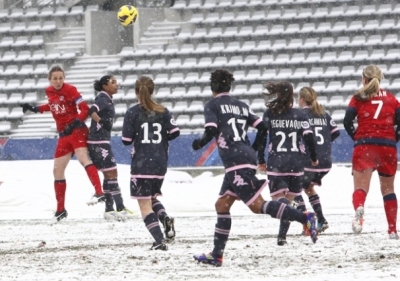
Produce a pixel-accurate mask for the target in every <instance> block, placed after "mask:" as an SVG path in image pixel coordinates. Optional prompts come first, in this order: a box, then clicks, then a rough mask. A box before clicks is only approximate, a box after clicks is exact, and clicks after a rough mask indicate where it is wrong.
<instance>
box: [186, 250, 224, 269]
mask: <svg viewBox="0 0 400 281" xmlns="http://www.w3.org/2000/svg"><path fill="white" fill-rule="evenodd" d="M193 258H194V259H195V260H196V261H198V262H201V263H205V264H211V265H214V266H217V267H219V266H221V265H222V258H217V257H215V256H213V254H212V253H209V254H201V255H194V256H193Z"/></svg>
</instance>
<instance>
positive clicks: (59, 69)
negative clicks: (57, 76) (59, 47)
mask: <svg viewBox="0 0 400 281" xmlns="http://www.w3.org/2000/svg"><path fill="white" fill-rule="evenodd" d="M58 71H60V72H62V73H64V70H63V69H62V67H61V66H59V65H55V66H53V67H52V68H51V69H50V71H49V80H50V79H51V75H52V74H53V72H58ZM64 76H65V73H64Z"/></svg>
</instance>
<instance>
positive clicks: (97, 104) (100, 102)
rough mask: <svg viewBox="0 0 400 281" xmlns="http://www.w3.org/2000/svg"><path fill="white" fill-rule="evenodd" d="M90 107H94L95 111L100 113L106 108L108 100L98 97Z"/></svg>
mask: <svg viewBox="0 0 400 281" xmlns="http://www.w3.org/2000/svg"><path fill="white" fill-rule="evenodd" d="M92 106H94V107H96V108H97V111H101V110H103V109H105V108H106V107H107V106H108V100H107V99H105V98H104V97H103V96H98V98H96V99H95V101H94V103H93V104H92Z"/></svg>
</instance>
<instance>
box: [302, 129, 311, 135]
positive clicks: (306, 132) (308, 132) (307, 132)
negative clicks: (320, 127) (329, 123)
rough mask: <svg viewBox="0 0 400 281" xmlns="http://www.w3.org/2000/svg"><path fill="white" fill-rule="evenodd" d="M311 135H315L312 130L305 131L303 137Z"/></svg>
mask: <svg viewBox="0 0 400 281" xmlns="http://www.w3.org/2000/svg"><path fill="white" fill-rule="evenodd" d="M310 133H311V134H312V133H313V132H312V130H305V131H304V132H303V136H304V135H306V134H310Z"/></svg>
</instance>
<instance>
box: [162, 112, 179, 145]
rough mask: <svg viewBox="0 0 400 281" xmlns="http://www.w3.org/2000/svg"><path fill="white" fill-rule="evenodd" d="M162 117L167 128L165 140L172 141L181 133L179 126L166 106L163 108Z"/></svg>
mask: <svg viewBox="0 0 400 281" xmlns="http://www.w3.org/2000/svg"><path fill="white" fill-rule="evenodd" d="M163 118H164V122H165V124H166V128H167V140H168V141H172V140H174V139H176V138H177V137H179V136H180V134H181V132H180V130H179V127H178V125H177V124H176V121H175V119H174V117H173V116H172V115H171V114H170V113H169V111H168V109H167V108H165V113H164V115H163Z"/></svg>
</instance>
